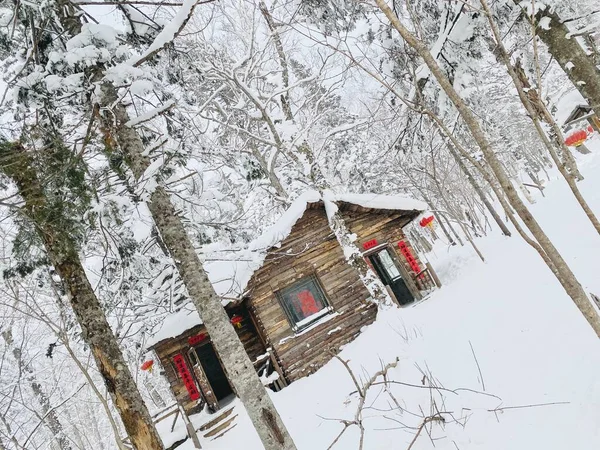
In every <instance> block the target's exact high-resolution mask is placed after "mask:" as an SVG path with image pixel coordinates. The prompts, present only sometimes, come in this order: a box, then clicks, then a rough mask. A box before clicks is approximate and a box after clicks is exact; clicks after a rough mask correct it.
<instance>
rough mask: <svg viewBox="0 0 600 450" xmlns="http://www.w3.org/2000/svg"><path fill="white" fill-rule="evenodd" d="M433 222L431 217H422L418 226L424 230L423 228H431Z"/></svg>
mask: <svg viewBox="0 0 600 450" xmlns="http://www.w3.org/2000/svg"><path fill="white" fill-rule="evenodd" d="M433 220H434V217H433V216H429V217H423V218H422V219H421V220H420V221H419V225H421V226H422V227H423V228H425V227H429V228H433Z"/></svg>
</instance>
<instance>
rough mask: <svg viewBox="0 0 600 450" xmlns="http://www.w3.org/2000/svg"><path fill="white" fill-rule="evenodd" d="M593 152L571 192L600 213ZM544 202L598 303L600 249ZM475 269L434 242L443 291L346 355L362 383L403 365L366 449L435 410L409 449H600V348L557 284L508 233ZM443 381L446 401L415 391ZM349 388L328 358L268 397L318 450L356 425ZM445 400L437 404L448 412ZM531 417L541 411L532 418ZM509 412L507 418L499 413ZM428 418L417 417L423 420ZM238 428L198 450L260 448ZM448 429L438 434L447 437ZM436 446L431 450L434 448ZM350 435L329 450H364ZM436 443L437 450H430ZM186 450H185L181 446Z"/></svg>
mask: <svg viewBox="0 0 600 450" xmlns="http://www.w3.org/2000/svg"><path fill="white" fill-rule="evenodd" d="M588 147H589V148H590V150H592V152H593V154H592V155H589V156H581V155H578V154H577V155H576V157H577V158H578V160H579V163H580V168H581V169H582V172H583V173H584V175H585V176H586V178H585V180H584V181H583V182H581V183H579V186H580V189H582V191H583V193H584V195H585V196H586V198H587V199H588V201H589V203H590V204H591V206H592V207H593V208H594V209H595V210H596V211H600V140H599V138H598V136H597V135H596V136H594V137H593V138H592V139H591V140H590V142H589V144H588ZM544 192H545V194H546V197H545V198H542V197H540V196H538V197H537V198H536V200H537V203H536V204H535V205H532V206H531V210H532V212H533V213H534V215H535V216H536V218H537V219H538V220H539V222H540V223H541V225H542V226H543V228H544V229H545V231H546V232H547V233H548V235H549V236H550V238H551V239H552V240H553V242H554V243H555V245H556V246H557V247H558V249H559V251H560V252H561V253H562V255H563V256H564V258H565V259H566V261H567V263H568V264H569V265H570V267H571V268H572V269H573V271H574V272H575V274H576V275H577V277H578V279H579V280H580V282H581V283H582V285H583V286H584V288H585V290H586V291H587V292H594V293H596V294H600V277H598V264H597V259H598V254H600V237H599V236H598V234H597V233H596V232H595V230H594V229H593V227H592V226H591V225H590V223H589V221H588V220H587V219H586V216H585V214H584V213H583V212H582V210H581V208H580V207H579V206H578V205H577V203H576V202H575V201H574V200H573V196H572V194H571V193H570V191H569V190H568V188H567V186H566V184H565V183H564V182H563V181H562V180H559V179H554V180H551V181H550V182H549V183H548V185H547V188H546V190H545V191H544ZM477 244H478V245H479V247H480V248H481V250H482V252H483V253H484V255H485V257H486V262H485V263H482V262H481V261H480V260H479V259H478V258H477V256H476V255H475V254H474V252H473V250H472V249H470V248H469V247H467V246H465V247H452V248H447V247H446V246H444V245H440V244H439V243H438V245H437V247H436V248H435V250H434V252H432V253H430V254H428V255H427V256H428V258H429V260H430V262H431V263H432V264H433V266H434V267H435V269H436V271H437V272H438V275H439V276H440V278H441V279H442V282H443V284H444V286H443V287H442V288H441V289H439V290H437V291H435V292H434V293H432V294H431V296H430V297H429V298H427V299H425V300H424V301H421V302H419V303H416V304H414V305H413V306H411V307H407V308H403V309H398V308H389V309H385V310H382V311H380V312H379V315H378V317H377V320H376V321H375V323H374V324H372V325H370V326H369V327H366V328H365V329H363V332H362V333H361V335H360V336H359V337H358V338H357V339H356V340H354V341H353V342H352V343H350V344H348V345H346V346H345V347H344V348H343V350H342V352H341V354H340V356H341V357H342V358H343V359H344V360H349V364H350V367H352V369H353V370H354V371H355V373H356V375H357V377H358V379H359V380H361V381H360V382H361V383H362V382H364V380H365V379H366V378H368V377H369V376H371V375H372V374H374V373H375V372H377V371H378V370H380V369H381V365H382V363H383V364H386V363H389V362H392V361H394V360H395V359H396V358H399V363H398V366H397V367H396V368H395V369H392V370H391V371H390V373H389V379H390V380H393V381H396V382H400V383H408V385H406V384H404V385H402V384H393V385H391V386H390V391H391V392H392V393H393V394H394V397H395V398H396V400H397V401H398V402H399V404H400V406H401V407H402V409H398V408H395V405H394V402H393V401H392V400H391V399H390V397H389V395H388V394H387V393H386V392H384V391H383V389H382V386H376V387H373V388H372V389H371V391H369V395H368V397H367V401H366V405H368V406H369V408H368V409H365V410H364V412H363V425H364V427H365V440H364V449H365V450H378V449H385V448H390V449H391V448H394V449H406V448H408V447H409V445H410V443H411V441H412V440H413V438H414V435H415V429H416V427H418V426H419V425H420V424H421V422H422V417H419V416H421V415H422V414H423V413H424V414H430V413H431V411H432V404H431V399H432V398H434V399H435V400H436V405H437V408H438V410H439V411H446V412H447V413H444V414H443V416H444V418H445V420H446V422H445V423H444V424H440V423H431V424H430V426H428V428H427V431H425V430H423V433H422V434H421V435H420V436H419V437H418V438H417V439H416V442H415V443H414V445H413V446H412V447H411V448H412V450H434V449H435V450H456V449H457V448H459V449H460V450H506V449H512V450H530V449H534V448H535V449H544V450H564V449H571V450H588V449H593V448H595V447H597V445H598V442H600V427H598V423H600V377H598V373H599V372H600V342H598V339H597V337H596V336H595V334H594V333H593V332H592V330H591V329H590V327H589V326H588V325H587V322H586V321H585V320H584V319H583V317H582V316H581V314H580V313H579V311H578V310H577V309H576V307H575V306H574V305H573V302H572V301H571V299H570V298H569V297H568V296H567V295H566V294H565V292H564V290H563V289H562V288H561V286H560V285H559V283H558V282H557V281H556V279H555V278H554V276H553V275H552V273H551V272H550V271H549V270H548V269H547V267H545V265H544V264H543V262H542V261H541V260H540V258H539V256H538V255H537V253H536V252H535V251H533V250H532V249H531V248H530V247H529V246H527V244H525V243H524V242H523V240H522V239H520V238H519V237H518V235H517V234H516V233H513V237H511V238H507V237H504V236H501V235H499V234H494V235H491V236H488V237H486V238H480V239H477ZM424 374H425V375H426V380H425V384H427V383H428V382H427V378H429V379H433V378H435V379H436V380H437V383H438V385H442V386H443V387H444V388H445V389H448V390H449V391H437V390H433V391H432V390H431V389H429V388H427V386H424V385H423V377H424ZM355 391H356V387H355V386H354V384H353V383H352V380H351V379H350V377H349V376H348V373H347V372H346V370H345V369H344V367H343V366H342V365H341V364H340V362H339V361H337V360H335V359H334V360H331V361H330V362H329V363H328V364H326V365H325V366H324V367H323V368H321V369H320V370H319V371H317V372H316V373H314V374H312V375H311V376H309V377H306V378H303V379H301V380H298V381H296V382H294V383H292V384H291V385H290V386H288V387H286V388H285V389H283V390H282V391H280V392H277V393H270V395H271V396H272V398H273V401H274V403H275V405H276V407H277V409H278V411H279V413H280V415H281V417H282V419H283V421H284V422H285V424H286V426H287V427H288V430H289V431H290V433H291V435H292V437H293V439H294V441H295V443H296V446H297V448H298V449H299V450H304V449H306V450H309V449H310V450H313V449H325V448H328V446H329V445H330V444H331V443H332V441H333V440H334V439H335V437H336V436H337V435H338V434H339V433H340V432H341V431H342V429H343V424H342V423H341V422H340V421H339V420H340V419H346V420H352V419H353V417H354V413H355V407H356V405H357V396H356V394H355V393H354V392H355ZM442 397H443V402H442ZM536 405H537V406H536ZM498 408H507V409H498ZM421 411H423V413H422V412H421ZM235 412H236V413H238V414H239V416H238V417H237V418H236V419H235V420H236V421H238V422H239V423H238V426H236V427H235V428H233V429H232V430H231V431H229V432H228V433H227V434H225V435H224V436H223V437H221V438H219V439H216V440H214V441H209V440H203V441H202V448H204V449H205V450H217V449H220V450H225V449H233V448H238V447H239V445H240V443H243V447H244V449H246V450H261V449H262V448H263V447H262V445H261V443H260V440H259V438H258V436H257V434H256V433H255V431H254V430H253V428H252V426H251V424H250V422H249V419H248V416H247V414H245V412H244V409H243V406H242V405H241V404H239V403H238V404H236V411H235ZM442 425H443V426H442ZM430 436H431V438H430ZM358 439H359V433H358V430H357V428H356V427H351V428H349V429H348V431H347V432H346V433H345V434H344V435H343V436H342V437H341V439H340V440H339V441H338V442H337V444H336V445H335V446H334V447H333V450H344V449H355V448H358ZM434 443H435V446H434V445H433V444H434ZM179 448H180V449H181V450H189V449H192V448H193V446H192V444H191V442H189V441H187V442H186V443H185V444H184V445H183V446H181V447H179Z"/></svg>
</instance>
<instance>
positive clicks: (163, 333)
mask: <svg viewBox="0 0 600 450" xmlns="http://www.w3.org/2000/svg"><path fill="white" fill-rule="evenodd" d="M197 325H202V319H200V316H199V315H198V312H197V311H196V310H195V309H194V306H193V305H192V304H191V303H188V304H187V305H184V306H183V307H182V308H181V309H180V310H179V311H177V312H174V313H173V314H170V315H168V316H167V317H165V320H163V322H162V323H161V324H160V328H159V329H158V330H157V331H156V332H155V333H154V334H153V335H152V336H150V338H149V339H148V341H147V342H146V348H150V347H152V346H154V345H156V344H158V343H159V342H161V341H164V340H165V339H169V338H173V337H177V336H179V335H180V334H182V333H184V332H185V331H187V330H190V329H192V328H194V327H195V326H197Z"/></svg>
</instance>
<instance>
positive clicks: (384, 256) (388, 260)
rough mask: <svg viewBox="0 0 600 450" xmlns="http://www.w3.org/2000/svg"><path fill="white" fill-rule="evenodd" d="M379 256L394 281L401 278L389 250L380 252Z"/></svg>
mask: <svg viewBox="0 0 600 450" xmlns="http://www.w3.org/2000/svg"><path fill="white" fill-rule="evenodd" d="M377 256H379V260H380V261H381V264H382V265H383V267H384V268H385V271H386V272H387V273H388V275H389V276H390V278H391V279H392V280H393V279H394V278H398V277H399V276H400V272H399V271H398V268H397V267H396V264H395V263H394V260H393V259H392V257H391V255H390V253H389V251H388V250H387V249H385V250H384V251H382V252H379V254H378V255H377Z"/></svg>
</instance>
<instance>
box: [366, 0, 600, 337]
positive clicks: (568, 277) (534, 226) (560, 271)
mask: <svg viewBox="0 0 600 450" xmlns="http://www.w3.org/2000/svg"><path fill="white" fill-rule="evenodd" d="M375 1H376V4H377V6H378V7H379V8H380V9H381V11H382V12H383V13H384V14H385V16H386V17H387V18H388V20H389V21H390V23H391V24H392V26H393V27H394V28H395V29H396V30H397V31H398V33H399V34H400V35H401V36H402V38H403V39H404V41H405V42H406V43H407V44H408V45H409V46H410V47H411V48H412V49H414V50H415V51H416V52H417V54H418V55H419V56H420V57H421V58H423V60H424V61H425V64H426V65H427V67H428V68H429V70H430V71H431V73H432V75H433V76H434V77H435V79H436V80H437V82H438V84H439V85H440V86H441V88H442V89H443V91H444V92H445V93H446V95H447V96H448V98H449V99H450V101H451V102H452V103H453V104H454V106H455V107H456V109H457V110H458V112H459V114H460V116H461V118H462V119H463V121H464V123H465V125H466V126H467V128H468V129H469V131H470V133H471V134H472V136H473V138H474V140H475V142H476V143H477V146H478V147H479V149H480V150H481V152H482V153H483V155H484V157H485V159H486V161H487V163H488V165H489V167H490V169H491V170H492V172H493V173H494V176H495V177H496V178H497V180H498V182H499V184H500V186H501V188H502V190H503V191H504V193H505V194H506V197H507V199H508V201H509V203H510V205H511V206H512V207H513V208H514V210H515V211H516V213H517V214H518V215H519V217H520V218H521V220H523V222H524V223H525V225H526V226H527V228H528V229H529V231H530V232H531V233H532V235H533V236H534V238H535V239H536V240H537V241H538V243H539V244H540V246H541V247H542V249H543V250H544V252H545V253H546V254H547V256H548V258H549V259H550V260H551V261H552V263H553V264H554V266H555V269H556V272H555V274H557V277H558V280H559V281H560V283H561V285H562V286H563V288H564V289H565V291H566V292H567V294H568V295H569V296H570V297H571V299H572V300H573V302H574V303H575V305H576V306H577V308H578V309H579V311H580V312H581V313H582V314H583V316H584V317H585V319H586V320H587V321H588V323H589V324H590V326H591V327H592V329H593V330H594V332H595V333H596V335H597V336H598V337H600V315H598V312H597V311H596V309H595V308H594V306H593V305H592V303H591V302H590V300H589V298H588V297H587V295H586V293H585V291H584V290H583V288H582V287H581V284H579V281H578V280H577V278H576V277H575V274H574V273H573V272H572V271H571V269H570V268H569V266H568V265H567V263H566V261H565V260H564V259H563V257H562V256H561V255H560V253H559V252H558V250H557V249H556V247H555V246H554V244H553V243H552V241H551V240H550V239H549V238H548V236H547V235H546V233H545V232H544V231H543V229H542V227H541V226H540V225H539V224H538V222H537V221H536V220H535V218H534V217H533V215H532V214H531V212H530V211H529V209H528V208H527V207H526V206H525V204H524V203H523V201H522V200H521V199H520V197H519V195H518V194H517V192H516V190H515V188H514V186H513V185H512V183H511V181H510V178H509V177H508V175H507V174H506V171H505V169H504V167H503V166H502V164H501V163H500V160H499V159H498V157H497V156H496V153H495V151H494V148H493V147H492V146H491V144H490V142H489V141H488V139H487V137H486V135H485V133H484V132H483V130H482V128H481V126H480V124H479V121H478V120H477V118H476V116H475V114H473V112H472V111H471V109H470V108H469V107H468V105H467V104H466V102H465V101H464V100H463V99H462V98H461V96H460V95H459V94H458V93H457V92H456V90H455V88H454V86H452V84H451V83H450V81H449V80H448V77H447V76H446V74H444V72H443V71H442V70H441V69H440V67H439V65H438V63H437V61H436V60H435V59H434V58H433V56H432V55H431V52H430V51H429V49H428V48H427V46H426V45H424V44H423V42H421V41H420V40H418V39H417V38H416V37H415V36H414V34H413V33H411V32H410V31H409V30H408V29H407V28H406V27H405V26H404V25H402V23H401V22H400V20H399V19H398V17H397V16H396V14H395V13H394V11H392V9H391V8H390V7H389V6H388V5H387V4H386V3H385V1H384V0H375Z"/></svg>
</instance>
